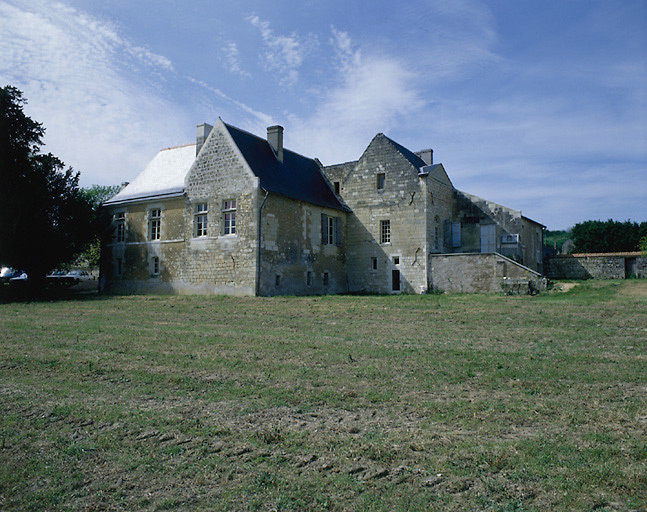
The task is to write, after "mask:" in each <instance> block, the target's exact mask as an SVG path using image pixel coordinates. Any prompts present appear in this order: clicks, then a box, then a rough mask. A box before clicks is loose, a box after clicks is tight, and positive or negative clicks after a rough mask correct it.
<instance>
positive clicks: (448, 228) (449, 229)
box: [445, 220, 462, 248]
mask: <svg viewBox="0 0 647 512" xmlns="http://www.w3.org/2000/svg"><path fill="white" fill-rule="evenodd" d="M461 245H462V240H461V223H460V222H452V221H451V220H446V221H445V248H447V247H454V248H455V247H460V246H461Z"/></svg>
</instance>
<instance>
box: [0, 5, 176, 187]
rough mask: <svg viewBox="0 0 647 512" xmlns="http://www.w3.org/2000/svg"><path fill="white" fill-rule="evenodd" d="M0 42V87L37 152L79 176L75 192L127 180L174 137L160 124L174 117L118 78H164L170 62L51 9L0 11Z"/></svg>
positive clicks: (64, 10) (138, 83)
mask: <svg viewBox="0 0 647 512" xmlns="http://www.w3.org/2000/svg"><path fill="white" fill-rule="evenodd" d="M0 34H2V35H1V36H0V54H1V55H2V56H3V57H2V59H1V60H0V80H1V81H2V82H4V83H8V84H11V85H14V86H16V87H18V88H19V89H21V90H22V91H23V93H24V96H25V97H26V98H27V100H28V104H27V106H26V108H25V111H26V113H27V115H29V116H30V117H32V118H33V119H35V120H37V121H39V122H42V123H43V125H44V127H45V129H46V135H45V139H44V140H45V143H46V147H45V148H44V150H45V151H51V152H52V153H54V154H55V155H57V156H58V157H59V158H61V159H62V160H63V161H64V162H65V163H66V164H67V165H71V166H73V167H74V168H75V169H76V170H78V171H81V181H82V184H84V185H89V184H91V183H106V184H111V183H118V182H120V181H122V180H125V179H128V178H130V177H132V176H133V174H134V173H136V172H138V171H139V170H140V169H142V168H143V166H144V165H145V163H146V161H147V160H148V159H150V158H151V157H152V156H153V155H154V154H155V152H156V151H157V150H158V149H159V148H160V147H162V146H164V145H171V144H172V143H174V142H176V141H177V139H178V137H179V136H180V134H179V133H178V131H177V124H176V123H168V119H169V118H173V119H181V118H182V117H183V114H182V112H180V111H179V110H178V109H177V108H176V107H175V106H174V105H172V104H171V103H170V102H169V101H166V100H164V99H162V98H160V97H159V96H157V95H156V94H153V93H152V91H151V88H149V87H147V85H146V82H145V80H138V79H127V78H124V75H123V74H122V73H121V68H122V67H123V65H124V63H126V65H129V64H128V63H130V65H131V66H132V67H133V68H137V69H141V68H142V64H143V65H145V67H146V68H149V69H153V70H155V71H159V72H169V71H171V70H172V69H173V67H172V64H171V62H170V61H169V60H168V59H166V58H164V57H162V56H160V55H156V54H155V53H153V52H151V51H150V50H148V49H146V48H142V47H138V46H135V45H132V44H130V43H129V42H128V41H126V40H124V39H123V38H122V37H121V36H120V35H119V34H118V33H117V32H116V30H115V29H114V27H113V26H112V25H110V24H108V23H105V22H103V21H101V20H98V19H94V18H91V17H89V16H87V15H85V14H83V13H80V12H78V11H76V10H74V9H71V8H69V7H66V6H63V5H61V4H58V3H55V4H50V3H48V2H43V1H35V2H30V3H28V4H27V3H18V4H17V5H10V4H7V3H0ZM129 59H130V60H129ZM139 78H141V75H140V76H139ZM180 140H181V141H183V139H180Z"/></svg>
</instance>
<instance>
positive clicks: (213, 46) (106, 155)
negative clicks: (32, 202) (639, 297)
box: [0, 0, 647, 229]
mask: <svg viewBox="0 0 647 512" xmlns="http://www.w3.org/2000/svg"><path fill="white" fill-rule="evenodd" d="M5 84H11V85H14V86H16V87H18V88H19V89H21V90H22V91H23V92H24V94H25V97H26V98H27V99H28V102H29V103H28V105H27V107H26V111H27V113H28V115H30V116H31V117H32V118H34V119H36V120H38V121H40V122H42V123H43V124H44V126H45V128H46V130H47V133H46V138H45V142H46V144H47V145H46V148H45V149H46V150H48V151H51V152H52V153H54V154H55V155H57V156H58V157H60V158H61V159H62V160H64V161H65V162H66V164H68V165H71V166H73V167H74V168H75V169H76V170H79V171H81V184H82V185H83V186H89V185H91V184H94V183H97V184H104V185H108V184H118V183H120V182H121V181H126V180H132V179H133V178H134V177H135V176H136V175H137V174H138V173H139V172H140V171H141V170H142V169H143V168H144V166H145V165H146V164H147V163H148V161H149V160H151V159H152V158H153V156H154V155H155V154H156V153H157V151H158V150H159V149H161V148H163V147H169V146H174V145H179V144H184V143H187V142H191V141H193V140H194V137H195V126H196V125H197V124H199V123H201V122H209V123H212V124H213V122H215V120H216V119H217V118H218V116H220V117H222V119H223V120H224V121H226V122H228V123H230V124H233V125H235V126H239V127H241V128H244V129H247V130H249V131H251V132H253V133H256V134H258V135H260V136H264V135H265V130H266V127H267V126H269V125H271V124H281V125H283V126H284V127H285V145H286V146H287V147H289V148H290V149H293V150H296V151H299V152H301V153H303V154H305V155H307V156H311V157H318V158H319V159H320V160H321V161H322V162H323V163H324V164H333V163H339V162H343V161H348V160H356V159H357V158H359V156H360V155H361V153H362V152H363V150H364V149H365V148H366V146H367V145H368V143H369V142H370V140H371V139H372V137H373V136H374V135H375V134H376V133H378V132H382V133H385V134H386V135H388V136H389V137H391V138H393V139H394V140H396V141H397V142H399V143H400V144H402V145H404V146H406V147H408V148H409V149H411V150H414V151H416V150H420V149H424V148H429V147H431V148H433V149H434V160H435V162H442V163H443V164H444V166H445V169H446V170H447V172H448V174H449V176H450V178H451V179H452V181H453V183H454V186H455V187H456V188H458V189H461V190H464V191H467V192H469V193H472V194H475V195H478V196H481V197H485V198H487V199H490V200H493V201H496V202H499V203H502V204H504V205H506V206H509V207H512V208H516V209H520V210H522V211H523V213H524V215H526V216H528V217H530V218H533V219H535V220H537V221H539V222H541V223H543V224H545V225H546V226H547V227H548V228H549V229H563V228H568V227H570V226H572V225H573V224H575V223H577V222H581V221H583V220H587V219H602V220H606V219H608V218H614V219H616V220H626V219H631V220H634V221H645V220H647V2H646V1H644V0H625V1H620V0H616V1H614V0H603V1H599V2H597V1H594V0H581V1H575V0H564V1H559V2H557V1H541V0H536V1H519V0H518V1H513V0H506V1H504V0H491V1H476V0H474V1H472V0H454V1H448V0H447V1H438V0H427V1H422V0H412V1H407V2H391V1H389V2H386V1H382V0H376V1H371V2H348V1H338V0H327V1H325V2H323V1H308V0H300V1H295V2H293V1H281V2H267V1H245V0H240V1H237V2H222V1H217V2H213V1H202V0H194V1H192V2H183V1H179V0H166V1H165V0H158V1H155V2H152V1H147V0H145V1H134V0H130V1H127V0H114V1H106V2H96V1H87V0H85V1H84V0H70V1H64V2H60V3H57V2H52V1H46V0H31V1H28V2H27V1H16V0H0V85H5Z"/></svg>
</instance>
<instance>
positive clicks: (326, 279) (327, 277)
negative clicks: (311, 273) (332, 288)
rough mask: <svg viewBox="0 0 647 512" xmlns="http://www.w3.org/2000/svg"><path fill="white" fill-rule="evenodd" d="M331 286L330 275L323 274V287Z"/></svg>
mask: <svg viewBox="0 0 647 512" xmlns="http://www.w3.org/2000/svg"><path fill="white" fill-rule="evenodd" d="M329 284H330V274H329V273H328V272H324V273H323V285H324V286H328V285H329Z"/></svg>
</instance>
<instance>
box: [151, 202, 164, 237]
mask: <svg viewBox="0 0 647 512" xmlns="http://www.w3.org/2000/svg"><path fill="white" fill-rule="evenodd" d="M161 238H162V210H160V209H159V208H153V209H151V210H148V239H149V240H160V239H161Z"/></svg>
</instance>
